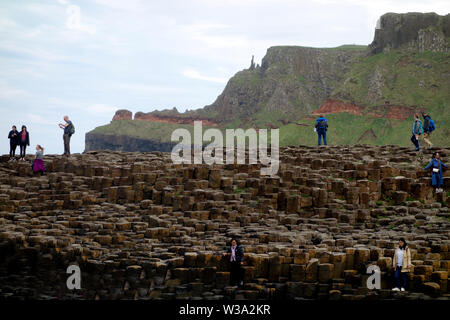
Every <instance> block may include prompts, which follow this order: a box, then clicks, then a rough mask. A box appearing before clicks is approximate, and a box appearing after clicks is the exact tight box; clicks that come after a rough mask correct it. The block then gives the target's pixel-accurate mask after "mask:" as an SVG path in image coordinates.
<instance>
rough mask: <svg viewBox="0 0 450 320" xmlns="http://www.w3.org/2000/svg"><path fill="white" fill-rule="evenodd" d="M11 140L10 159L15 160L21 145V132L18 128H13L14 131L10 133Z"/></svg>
mask: <svg viewBox="0 0 450 320" xmlns="http://www.w3.org/2000/svg"><path fill="white" fill-rule="evenodd" d="M8 139H9V159H10V160H13V159H14V158H15V156H16V148H17V145H18V144H19V131H17V127H16V126H12V130H11V131H10V132H9V133H8Z"/></svg>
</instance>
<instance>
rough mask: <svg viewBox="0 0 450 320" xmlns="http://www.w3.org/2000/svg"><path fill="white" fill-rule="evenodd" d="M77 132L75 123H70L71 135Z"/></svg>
mask: <svg viewBox="0 0 450 320" xmlns="http://www.w3.org/2000/svg"><path fill="white" fill-rule="evenodd" d="M74 133H75V126H74V125H73V123H71V124H70V135H73V134H74Z"/></svg>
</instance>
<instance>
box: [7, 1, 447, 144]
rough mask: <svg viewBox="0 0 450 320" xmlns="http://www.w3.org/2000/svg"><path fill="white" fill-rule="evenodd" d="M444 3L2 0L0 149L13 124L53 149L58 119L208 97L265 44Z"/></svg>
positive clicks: (365, 27)
mask: <svg viewBox="0 0 450 320" xmlns="http://www.w3.org/2000/svg"><path fill="white" fill-rule="evenodd" d="M449 9H450V2H449V1H447V0H444V1H441V0H436V1H427V0H420V1H402V0H393V1H387V0H377V1H356V0H318V1H300V0H221V1H219V0H184V1H182V0H179V1H175V0H164V1H150V0H148V1H143V0H142V1H140V0H90V1H87V0H46V1H36V0H35V1H31V0H30V1H25V0H14V1H13V0H1V1H0V70H1V71H0V110H1V115H2V116H1V118H0V128H1V129H2V130H1V131H2V132H3V133H2V134H3V135H4V139H3V140H1V141H3V142H2V143H1V144H0V145H1V148H0V153H7V152H8V151H9V143H8V140H7V139H6V137H7V134H8V131H9V130H10V127H11V125H12V124H15V125H17V126H18V127H20V126H21V125H22V124H26V125H27V127H28V129H29V131H30V137H31V147H32V149H30V150H29V151H30V152H33V153H34V152H35V151H34V147H35V146H36V144H38V143H39V144H42V145H43V146H44V147H45V148H46V153H62V152H63V141H62V131H61V130H60V129H59V128H58V125H57V124H58V123H59V122H61V121H62V118H63V116H64V115H65V114H68V115H69V116H70V118H71V119H72V120H73V123H74V124H75V127H76V133H75V135H74V136H73V137H72V152H82V151H83V150H84V137H85V133H86V132H88V131H90V130H92V129H93V128H95V127H96V126H99V125H104V124H107V123H109V121H110V120H111V118H112V117H113V115H114V112H115V111H116V110H117V109H128V110H131V111H133V113H134V112H137V111H143V112H149V111H152V110H155V109H159V110H161V109H164V108H173V107H177V109H178V110H179V111H184V110H186V109H196V108H201V107H203V106H205V105H208V104H211V103H212V102H213V101H214V100H215V99H216V97H217V96H218V95H219V94H220V93H221V92H222V90H223V88H224V87H225V84H226V82H227V80H228V79H229V78H230V77H231V76H233V74H235V73H236V72H237V71H239V70H242V69H245V68H248V66H249V65H250V60H251V56H252V55H255V62H256V63H260V62H261V59H262V57H263V56H264V54H265V52H266V50H267V48H268V47H270V46H275V45H300V46H313V47H335V46H339V45H342V44H363V45H367V44H369V43H370V42H371V41H372V39H373V33H374V29H375V24H376V21H377V19H378V17H379V16H380V15H382V14H383V13H386V12H398V13H403V12H411V11H416V12H417V11H418V12H436V13H439V14H447V13H448V12H449V11H450V10H449Z"/></svg>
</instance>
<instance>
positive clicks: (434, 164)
mask: <svg viewBox="0 0 450 320" xmlns="http://www.w3.org/2000/svg"><path fill="white" fill-rule="evenodd" d="M442 167H444V168H448V167H447V166H446V165H445V164H443V163H442V161H441V160H440V159H439V152H435V153H433V158H432V159H431V161H430V163H429V164H428V165H427V166H426V167H425V168H424V170H428V169H430V168H432V172H431V184H432V186H433V187H435V188H436V192H442V191H444V190H443V189H442V188H441V187H442V185H443V184H444V179H443V178H442Z"/></svg>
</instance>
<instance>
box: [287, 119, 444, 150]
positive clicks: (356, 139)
mask: <svg viewBox="0 0 450 320" xmlns="http://www.w3.org/2000/svg"><path fill="white" fill-rule="evenodd" d="M326 118H327V119H328V122H329V129H328V132H327V140H328V144H329V145H352V144H357V143H361V144H372V145H389V144H395V145H399V146H411V147H412V143H411V141H410V138H411V134H412V123H413V119H412V118H410V119H407V120H405V121H400V120H392V119H384V118H373V117H368V116H359V115H353V114H348V113H339V114H331V115H327V116H326ZM435 119H436V130H435V131H434V132H433V134H432V136H431V141H432V142H433V144H434V145H435V146H445V147H448V146H449V145H450V136H449V135H450V130H449V129H447V127H446V123H448V121H443V120H441V119H439V116H436V117H435ZM298 123H300V124H303V126H299V125H296V124H294V123H291V124H288V125H286V126H282V127H280V145H281V146H287V145H309V146H314V145H316V144H317V134H316V133H315V132H314V124H315V120H300V121H298ZM371 132H373V134H375V136H373V135H372V134H371ZM365 133H366V134H365ZM364 134H365V135H364ZM361 137H363V138H362V139H360V138H361ZM421 144H422V145H423V146H425V144H424V143H423V142H422V140H421Z"/></svg>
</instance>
